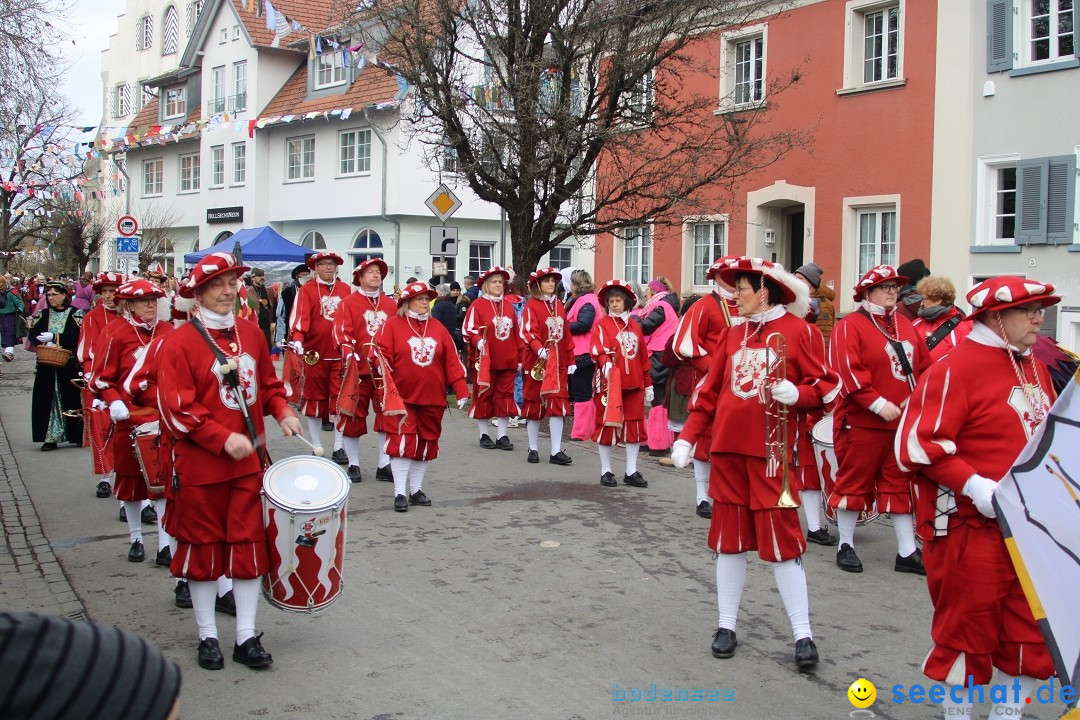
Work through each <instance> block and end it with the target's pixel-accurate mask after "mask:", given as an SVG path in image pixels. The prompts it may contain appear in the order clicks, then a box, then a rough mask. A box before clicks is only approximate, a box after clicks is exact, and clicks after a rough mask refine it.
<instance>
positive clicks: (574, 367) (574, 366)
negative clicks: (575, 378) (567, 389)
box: [566, 365, 577, 375]
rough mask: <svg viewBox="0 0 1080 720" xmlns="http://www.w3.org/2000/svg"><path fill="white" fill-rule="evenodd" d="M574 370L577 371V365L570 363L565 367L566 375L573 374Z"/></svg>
mask: <svg viewBox="0 0 1080 720" xmlns="http://www.w3.org/2000/svg"><path fill="white" fill-rule="evenodd" d="M576 372H577V365H571V366H570V367H568V368H566V374H567V375H573V374H574V373H576Z"/></svg>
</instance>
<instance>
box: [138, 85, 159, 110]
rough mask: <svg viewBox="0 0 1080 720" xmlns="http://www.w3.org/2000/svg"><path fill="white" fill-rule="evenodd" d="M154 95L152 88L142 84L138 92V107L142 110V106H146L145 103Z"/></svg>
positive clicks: (154, 96)
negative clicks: (140, 90)
mask: <svg viewBox="0 0 1080 720" xmlns="http://www.w3.org/2000/svg"><path fill="white" fill-rule="evenodd" d="M156 97H157V95H156V94H155V93H154V88H152V87H150V86H149V85H143V86H142V92H141V93H139V109H140V110H142V109H143V108H144V107H146V103H148V102H150V101H151V100H153V99H154V98H156Z"/></svg>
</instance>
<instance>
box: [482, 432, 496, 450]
mask: <svg viewBox="0 0 1080 720" xmlns="http://www.w3.org/2000/svg"><path fill="white" fill-rule="evenodd" d="M480 447H482V448H484V449H485V450H494V449H495V443H494V441H492V439H491V436H490V435H488V434H487V433H484V434H483V435H481V436H480Z"/></svg>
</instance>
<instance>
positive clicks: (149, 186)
mask: <svg viewBox="0 0 1080 720" xmlns="http://www.w3.org/2000/svg"><path fill="white" fill-rule="evenodd" d="M142 174H143V191H142V194H143V197H149V196H151V195H160V194H161V189H162V188H161V185H162V180H163V179H164V177H165V161H164V160H162V159H161V158H157V159H156V160H144V161H143V164H142Z"/></svg>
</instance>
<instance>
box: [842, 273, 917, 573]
mask: <svg viewBox="0 0 1080 720" xmlns="http://www.w3.org/2000/svg"><path fill="white" fill-rule="evenodd" d="M907 281H908V279H907V278H906V277H904V276H902V275H899V274H898V273H897V272H896V269H895V268H893V267H891V266H889V265H878V266H877V267H873V268H870V269H869V270H868V271H866V273H865V274H864V275H863V276H862V278H860V280H859V282H858V283H857V284H856V285H855V289H854V300H855V302H856V303H858V304H859V309H858V310H857V311H855V312H853V313H849V314H848V315H846V316H844V318H843V319H841V320H840V322H838V323H836V328H835V329H834V330H833V336H832V342H831V343H830V345H829V365H830V366H831V367H832V368H833V369H834V370H835V371H836V372H838V373H839V374H840V379H841V381H842V383H843V387H842V389H841V392H840V397H839V399H838V400H837V403H836V406H835V409H834V411H833V445H834V447H835V449H836V460H837V466H838V467H837V469H836V485H835V487H834V490H833V493H832V495H831V496H830V497H829V507H830V508H832V509H833V510H835V511H836V524H837V528H838V530H839V535H840V539H839V547H838V548H837V553H836V564H837V566H838V567H839V568H840V569H841V570H843V571H845V572H851V573H861V572H862V570H863V565H862V561H861V560H859V556H858V555H857V554H856V553H855V525H856V524H857V522H858V520H859V516H860V514H862V513H867V512H870V511H871V510H873V508H874V503H875V502H876V503H877V511H878V512H879V513H889V515H890V516H891V517H892V521H893V531H894V533H895V534H896V545H897V554H896V562H895V563H894V565H893V569H894V570H896V572H903V573H915V574H917V575H925V574H926V571H925V570H924V569H923V563H922V553H921V552H920V551H919V550H918V548H916V547H915V525H914V515H913V514H912V513H913V512H914V507H913V504H912V481H913V479H914V478H913V476H912V474H911V473H910V472H906V471H904V470H902V469H901V468H900V467H898V465H897V463H896V455H895V453H894V452H893V440H894V439H895V437H896V428H897V426H898V424H899V420H900V412H901V410H900V408H901V407H902V406H903V405H904V403H905V402H907V400H908V398H909V397H911V393H912V390H914V388H915V383H916V381H918V379H919V376H920V375H921V374H922V373H923V372H924V371H925V370H926V368H927V367H929V365H930V355H929V353H928V352H927V350H926V343H924V342H923V341H922V338H920V337H919V334H918V333H917V332H916V331H915V328H914V327H912V325H911V321H910V320H908V319H907V318H906V317H904V316H902V315H900V313H899V311H898V310H897V292H898V291H899V290H900V288H901V287H902V286H903V285H905V284H907Z"/></svg>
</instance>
